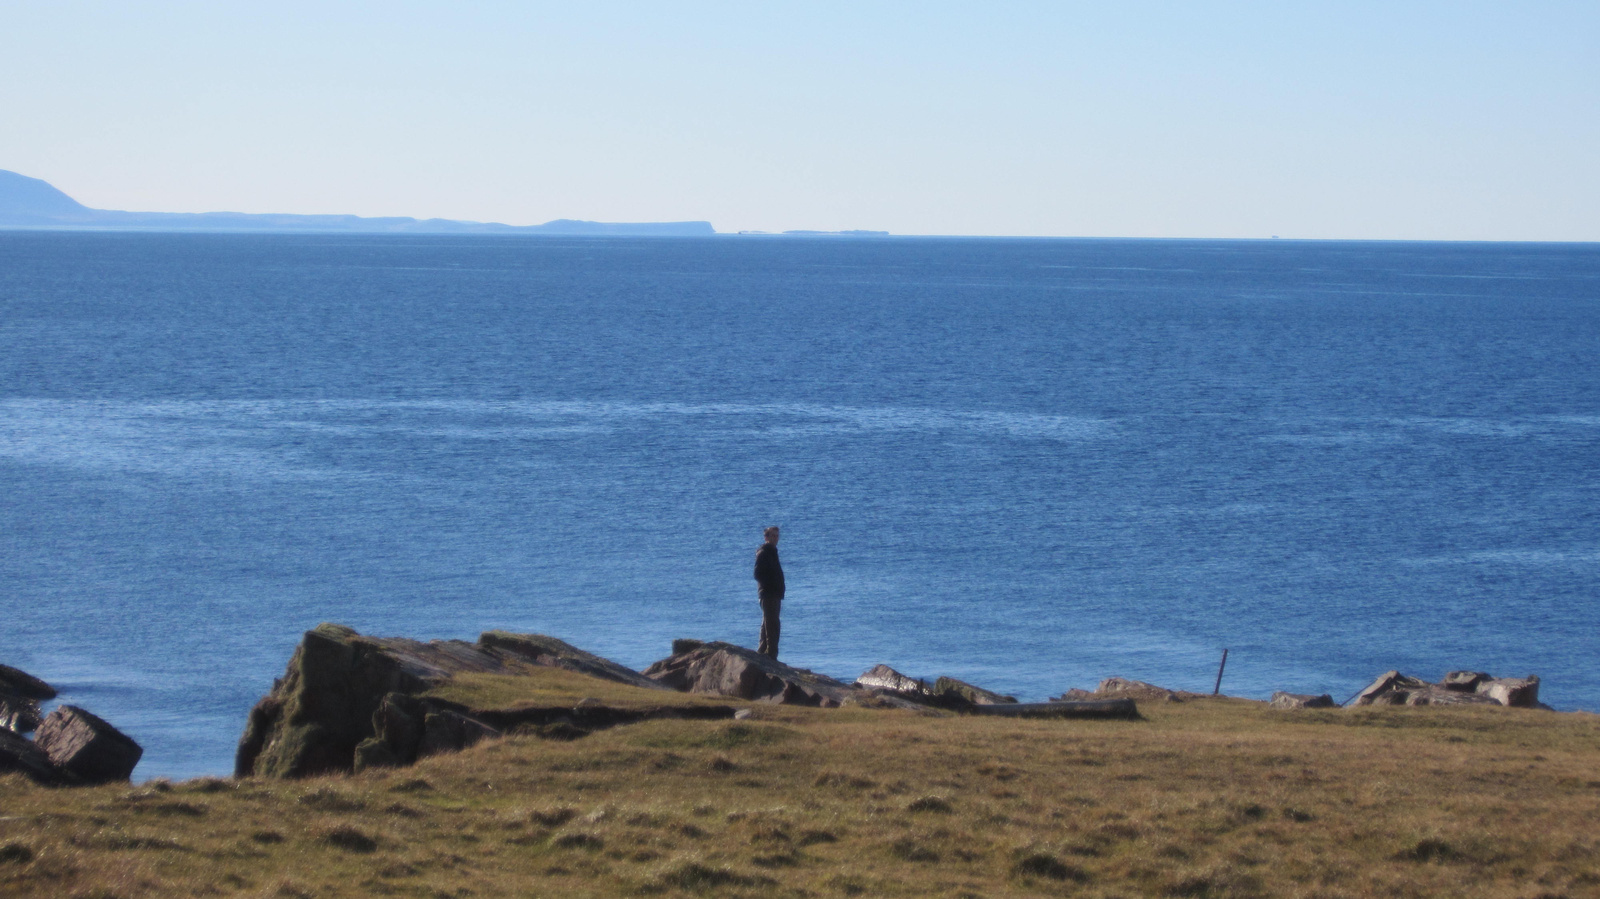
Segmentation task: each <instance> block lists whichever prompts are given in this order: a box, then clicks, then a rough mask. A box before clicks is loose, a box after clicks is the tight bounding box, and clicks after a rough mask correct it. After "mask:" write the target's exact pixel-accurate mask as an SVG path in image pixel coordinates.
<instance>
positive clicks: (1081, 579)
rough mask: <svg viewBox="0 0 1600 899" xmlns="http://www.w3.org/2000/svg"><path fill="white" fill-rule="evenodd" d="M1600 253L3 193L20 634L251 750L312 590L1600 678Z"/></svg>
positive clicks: (1190, 679)
mask: <svg viewBox="0 0 1600 899" xmlns="http://www.w3.org/2000/svg"><path fill="white" fill-rule="evenodd" d="M1597 347H1600V248H1597V247H1594V246H1543V245H1449V244H1362V243H1291V242H1270V243H1269V242H1199V241H1197V242H1186V241H1039V240H1016V241H1008V240H932V239H926V240H909V239H908V240H894V239H891V240H824V239H818V240H739V239H733V238H728V239H721V238H719V239H701V240H640V239H631V240H622V239H587V240H563V239H537V240H534V239H499V238H452V239H448V240H440V239H429V238H387V237H361V238H352V237H299V236H296V237H290V236H263V235H255V236H203V235H68V234H23V233H9V234H0V493H3V495H4V496H5V498H6V499H5V502H4V503H3V505H0V528H3V533H4V535H5V549H4V552H3V553H0V610H3V611H4V618H5V621H6V624H5V627H4V628H3V629H0V661H4V662H6V663H8V664H13V665H17V666H19V667H22V668H24V669H27V670H30V671H32V672H33V673H35V674H38V675H40V676H42V677H44V678H46V679H47V680H50V681H51V682H53V683H55V684H56V685H57V686H58V687H60V688H62V690H63V694H64V695H63V698H64V699H65V700H67V701H71V702H74V703H78V704H82V705H85V706H87V707H89V708H91V709H92V710H94V711H96V712H97V713H99V714H102V715H103V716H104V717H106V718H107V719H109V720H111V721H113V722H114V723H116V724H118V726H120V727H123V728H124V729H125V730H127V731H128V732H129V733H130V734H132V735H133V736H135V738H137V739H139V740H140V741H141V742H142V743H143V744H144V745H145V746H146V748H147V753H146V756H145V761H144V762H143V763H142V764H141V766H140V769H139V772H138V776H139V777H141V778H143V777H150V776H161V775H166V776H192V775H196V774H202V773H225V772H227V771H228V770H230V767H231V754H232V748H233V743H234V741H235V740H236V739H237V737H238V734H239V732H240V730H241V729H242V725H243V721H244V714H245V712H246V711H247V710H248V708H249V705H250V704H251V703H252V702H253V701H254V699H255V698H256V697H258V696H259V695H261V694H262V693H263V692H265V690H266V689H267V688H268V687H269V686H270V684H271V679H272V678H273V677H274V676H276V675H277V674H279V673H281V671H282V668H283V665H284V662H285V661H286V660H287V658H288V655H289V653H290V652H291V651H292V649H293V646H294V644H295V643H296V642H297V640H298V638H299V635H300V633H301V632H302V631H303V630H305V629H307V628H309V627H312V626H314V625H315V624H317V623H318V622H320V621H338V622H342V623H345V624H349V625H351V626H353V627H356V628H357V629H359V630H362V631H364V632H370V633H378V634H400V635H407V636H415V637H422V638H435V637H440V638H443V637H456V638H467V639H471V638H473V637H474V636H475V635H476V634H477V633H478V632H479V631H481V630H485V629H489V628H495V627H498V628H508V629H513V630H528V631H539V632H544V633H550V634H554V635H556V636H559V637H562V638H564V639H567V640H569V641H571V642H573V643H575V644H577V645H579V646H582V647H584V648H586V649H590V650H592V651H595V652H598V653H601V654H602V655H606V656H609V657H611V658H614V659H616V660H617V661H620V662H622V663H624V664H628V665H632V666H635V667H642V666H644V665H646V664H648V663H649V662H651V661H653V660H655V659H657V658H659V657H661V656H663V655H665V654H666V652H667V649H668V644H669V643H670V640H671V639H672V638H674V637H680V636H683V637H688V636H692V637H699V638H703V639H725V640H730V641H733V642H739V643H744V644H746V645H749V644H752V643H753V642H754V640H755V630H756V627H757V626H758V624H759V616H758V613H757V610H756V606H755V600H754V587H753V582H752V581H751V580H750V572H749V566H750V556H751V554H752V552H753V551H754V549H755V545H756V543H757V542H759V532H760V527H761V526H762V525H765V524H769V523H778V524H782V525H783V526H784V531H785V539H784V543H783V557H784V564H785V568H786V572H787V574H788V578H789V584H790V595H789V601H788V602H786V604H785V627H784V647H783V649H784V656H785V659H786V660H787V661H790V662H792V663H794V664H799V665H803V666H805V667H810V668H813V669H816V670H819V671H823V672H826V673H829V674H833V675H835V676H840V677H844V678H851V677H854V676H855V675H856V674H858V673H860V671H862V670H864V669H865V668H867V667H869V666H871V665H872V664H874V663H877V662H886V663H889V664H891V665H894V666H895V667H897V668H899V669H901V670H902V671H905V672H907V673H910V674H913V675H937V674H951V675H953V676H957V677H961V678H963V679H967V680H971V681H974V682H976V683H979V684H982V685H984V686H988V687H991V688H994V689H999V690H1003V691H1006V692H1013V693H1015V694H1017V695H1019V696H1021V697H1022V698H1024V699H1043V698H1045V697H1046V696H1050V695H1056V694H1059V693H1060V692H1061V691H1063V690H1065V689H1067V688H1068V687H1072V686H1083V687H1090V686H1093V684H1094V683H1095V682H1096V681H1098V680H1099V679H1100V678H1102V677H1106V676H1110V675H1114V674H1115V675H1123V676H1128V677H1137V678H1141V679H1146V680H1151V681H1155V682H1157V683H1162V684H1165V685H1168V686H1172V687H1178V688H1184V689H1194V690H1204V689H1209V687H1210V683H1211V679H1212V678H1213V677H1214V675H1215V671H1216V662H1217V658H1218V656H1220V654H1221V650H1222V649H1223V648H1224V647H1227V648H1229V649H1230V656H1229V664H1228V673H1227V678H1226V680H1225V683H1224V687H1225V690H1227V691H1228V692H1231V693H1235V694H1237V695H1247V696H1256V697H1262V698H1264V697H1265V696H1266V695H1268V694H1270V693H1271V692H1272V691H1273V690H1276V689H1290V690H1295V691H1300V692H1319V693H1320V692H1331V693H1333V694H1335V697H1336V698H1338V699H1343V698H1345V697H1346V696H1348V695H1349V694H1350V693H1351V692H1353V691H1354V690H1355V689H1357V688H1359V687H1360V686H1362V685H1363V684H1364V683H1366V682H1367V681H1368V680H1370V679H1371V677H1373V676H1374V675H1376V674H1377V673H1379V672H1381V671H1382V670H1384V669H1386V668H1400V669H1402V670H1404V671H1407V672H1408V673H1415V674H1419V675H1424V676H1438V675H1442V674H1443V673H1444V671H1445V670H1446V669H1448V668H1453V667H1468V668H1475V669H1480V670H1488V671H1492V672H1495V673H1499V674H1509V675H1521V674H1526V673H1538V674H1540V675H1542V676H1543V677H1544V678H1545V686H1544V691H1543V698H1544V699H1545V700H1546V701H1547V702H1550V703H1551V704H1553V705H1556V706H1557V707H1560V708H1585V709H1591V710H1595V709H1600V677H1597V676H1596V675H1595V674H1594V673H1593V672H1592V670H1591V668H1592V665H1591V664H1590V663H1591V662H1592V660H1593V659H1594V658H1595V657H1596V655H1597V652H1596V650H1597V649H1600V645H1597V641H1600V627H1597V625H1600V612H1597V611H1596V608H1595V597H1596V595H1597V594H1600V589H1597V588H1600V513H1597V511H1596V510H1597V508H1600V504H1597V503H1596V499H1597V498H1600V474H1597V473H1596V472H1597V470H1600V467H1597V466H1596V465H1595V462H1596V460H1597V459H1600V452H1597V449H1600V371H1597V369H1596V367H1595V366H1594V365H1593V364H1592V358H1593V355H1594V353H1595V350H1596V348H1597Z"/></svg>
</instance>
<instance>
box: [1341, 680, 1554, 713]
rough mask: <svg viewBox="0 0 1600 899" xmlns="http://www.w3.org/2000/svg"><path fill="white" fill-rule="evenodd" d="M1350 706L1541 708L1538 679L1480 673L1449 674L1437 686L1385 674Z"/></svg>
mask: <svg viewBox="0 0 1600 899" xmlns="http://www.w3.org/2000/svg"><path fill="white" fill-rule="evenodd" d="M1350 705H1353V706H1363V705H1410V706H1418V705H1499V706H1511V707H1515V708H1529V709H1531V708H1544V707H1545V706H1543V705H1541V704H1540V702H1539V678H1538V676H1537V675H1530V676H1528V677H1493V676H1491V675H1488V674H1485V673H1483V672H1481V671H1452V672H1450V673H1448V674H1446V675H1445V676H1444V679H1443V680H1441V681H1439V682H1438V683H1429V682H1428V681H1425V680H1423V679H1421V678H1418V677H1411V676H1409V675H1405V674H1401V673H1400V672H1398V671H1385V672H1384V673H1382V674H1380V675H1378V678H1377V680H1374V681H1373V682H1372V683H1371V684H1369V685H1367V687H1366V688H1365V689H1363V690H1362V691H1361V692H1360V693H1357V694H1356V697H1355V698H1354V699H1352V700H1351V701H1350Z"/></svg>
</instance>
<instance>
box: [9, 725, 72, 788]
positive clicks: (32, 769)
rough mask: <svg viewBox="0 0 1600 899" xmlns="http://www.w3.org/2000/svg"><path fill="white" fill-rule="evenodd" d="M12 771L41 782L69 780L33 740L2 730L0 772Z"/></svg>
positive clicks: (55, 782)
mask: <svg viewBox="0 0 1600 899" xmlns="http://www.w3.org/2000/svg"><path fill="white" fill-rule="evenodd" d="M12 773H16V774H24V775H26V776H28V777H29V778H31V779H32V780H33V781H35V782H36V783H41V784H59V783H63V782H65V781H66V780H67V776H66V774H65V773H64V772H62V771H61V770H60V769H59V768H57V767H56V766H55V764H54V763H53V762H51V761H50V756H48V755H46V754H45V751H44V750H43V749H40V748H39V747H38V746H35V745H34V743H33V741H32V740H29V739H28V738H27V737H24V736H22V735H20V734H16V733H13V732H11V731H9V730H0V774H12Z"/></svg>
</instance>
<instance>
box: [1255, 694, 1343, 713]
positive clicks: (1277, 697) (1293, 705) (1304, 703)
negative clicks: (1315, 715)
mask: <svg viewBox="0 0 1600 899" xmlns="http://www.w3.org/2000/svg"><path fill="white" fill-rule="evenodd" d="M1267 705H1269V706H1271V707H1272V708H1275V709H1332V708H1338V706H1339V704H1338V703H1336V702H1334V701H1333V697H1332V696H1330V695H1328V694H1327V693H1324V694H1322V695H1321V696H1312V695H1311V694H1309V693H1285V692H1283V691H1282V690H1279V691H1278V692H1276V693H1274V694H1272V699H1271V700H1269V701H1268V702H1267Z"/></svg>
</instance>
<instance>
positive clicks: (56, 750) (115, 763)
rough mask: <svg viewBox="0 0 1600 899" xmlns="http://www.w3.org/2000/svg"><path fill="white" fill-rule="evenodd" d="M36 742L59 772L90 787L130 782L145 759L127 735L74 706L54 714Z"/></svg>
mask: <svg viewBox="0 0 1600 899" xmlns="http://www.w3.org/2000/svg"><path fill="white" fill-rule="evenodd" d="M34 742H35V743H36V744H37V745H38V747H39V748H40V749H42V750H44V753H45V755H47V756H49V757H50V761H51V762H52V763H53V764H54V765H55V766H56V767H57V768H60V769H61V770H63V771H65V772H67V773H68V774H69V775H71V776H72V777H73V778H75V779H76V780H78V781H81V782H83V783H90V784H98V783H111V782H113V781H119V780H127V779H128V778H129V777H131V776H132V775H133V768H134V766H135V765H137V764H139V757H140V756H142V755H144V749H142V748H141V747H140V746H139V744H138V743H135V742H134V741H133V739H132V738H130V737H129V736H128V735H127V734H124V733H123V732H122V731H120V730H117V729H116V728H115V727H112V726H111V725H110V724H107V723H106V722H105V721H103V720H101V719H100V718H99V717H97V716H95V715H92V714H90V713H89V712H86V711H84V710H83V709H80V708H78V707H77V706H72V705H64V706H60V707H58V708H57V709H56V710H55V711H53V712H51V713H50V715H49V716H48V717H46V718H45V719H44V721H43V722H42V723H41V724H40V725H39V734H38V736H37V737H36V738H35V741H34Z"/></svg>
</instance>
